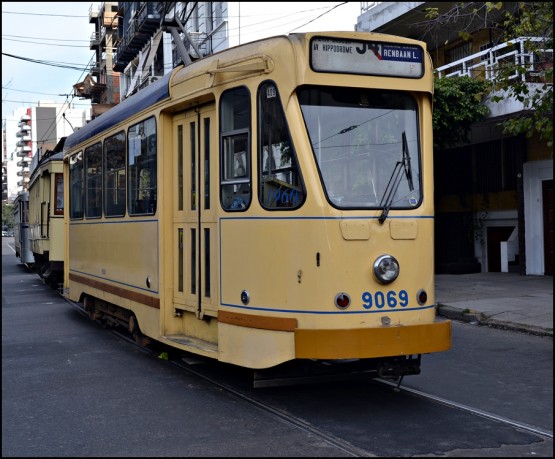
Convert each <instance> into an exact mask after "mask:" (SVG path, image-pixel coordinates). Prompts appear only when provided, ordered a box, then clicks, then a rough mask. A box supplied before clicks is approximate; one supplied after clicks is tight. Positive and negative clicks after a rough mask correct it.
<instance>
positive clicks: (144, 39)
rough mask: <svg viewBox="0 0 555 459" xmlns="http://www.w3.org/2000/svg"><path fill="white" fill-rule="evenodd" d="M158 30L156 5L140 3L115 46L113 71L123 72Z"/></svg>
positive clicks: (158, 16)
mask: <svg viewBox="0 0 555 459" xmlns="http://www.w3.org/2000/svg"><path fill="white" fill-rule="evenodd" d="M124 27H125V25H124ZM159 28H160V13H159V12H158V11H156V3H155V2H141V3H140V8H139V10H138V11H137V12H136V13H135V15H134V17H132V18H131V19H130V20H129V23H128V24H127V27H126V28H125V30H124V32H123V36H122V37H121V39H120V40H119V42H118V44H117V53H116V55H115V57H114V71H115V72H123V71H124V70H125V67H127V64H129V62H131V61H132V60H133V59H134V58H135V57H137V55H138V53H139V51H140V50H141V49H142V48H143V47H144V46H145V45H146V44H147V43H148V42H149V40H150V39H151V38H152V36H153V35H154V34H155V33H156V31H157V30H158V29H159Z"/></svg>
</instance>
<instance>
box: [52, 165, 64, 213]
mask: <svg viewBox="0 0 555 459" xmlns="http://www.w3.org/2000/svg"><path fill="white" fill-rule="evenodd" d="M54 187H55V188H54V202H55V203H56V207H54V215H63V214H64V175H63V174H54Z"/></svg>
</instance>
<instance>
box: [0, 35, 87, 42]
mask: <svg viewBox="0 0 555 459" xmlns="http://www.w3.org/2000/svg"><path fill="white" fill-rule="evenodd" d="M2 37H3V38H4V37H15V38H28V39H32V38H33V39H35V40H45V41H83V42H85V43H88V42H89V40H68V39H66V38H43V37H29V36H27V35H2Z"/></svg>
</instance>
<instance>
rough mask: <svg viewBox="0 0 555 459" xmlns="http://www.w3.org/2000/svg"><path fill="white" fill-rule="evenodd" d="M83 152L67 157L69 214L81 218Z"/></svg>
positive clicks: (71, 216)
mask: <svg viewBox="0 0 555 459" xmlns="http://www.w3.org/2000/svg"><path fill="white" fill-rule="evenodd" d="M83 172H84V167H83V152H82V151H80V152H79V153H76V154H74V155H73V156H71V157H70V158H69V216H70V218H83V197H84V189H83Z"/></svg>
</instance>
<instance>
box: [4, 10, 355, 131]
mask: <svg viewBox="0 0 555 459" xmlns="http://www.w3.org/2000/svg"><path fill="white" fill-rule="evenodd" d="M100 5H101V3H100V2H48V3H47V2H2V120H5V119H6V118H8V117H12V116H13V112H14V110H15V109H16V108H21V107H27V106H36V104H37V102H38V101H39V100H41V101H52V102H59V103H62V102H66V101H71V103H72V104H73V106H74V108H77V109H79V108H87V107H88V106H90V103H89V102H88V101H86V100H79V99H77V98H72V97H71V94H72V93H73V85H74V84H76V83H79V82H80V81H83V79H84V78H85V76H86V75H87V73H88V72H87V70H86V68H87V66H88V65H89V64H90V63H91V61H92V59H94V52H93V51H92V50H91V49H90V47H89V44H90V38H91V35H92V33H93V32H94V25H93V24H89V11H90V9H91V7H94V8H95V9H98V8H99V7H100ZM240 12H241V18H244V23H245V27H241V36H240V40H241V43H246V42H249V41H253V40H257V39H260V38H264V37H268V36H272V35H281V34H287V33H290V32H312V31H317V30H321V31H332V30H354V27H355V24H356V22H357V17H358V16H359V15H360V2H240ZM252 22H256V23H257V24H256V25H247V24H248V23H252ZM231 33H234V32H233V31H230V34H231ZM6 54H9V55H10V56H7V55H6ZM37 61H38V62H37Z"/></svg>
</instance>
